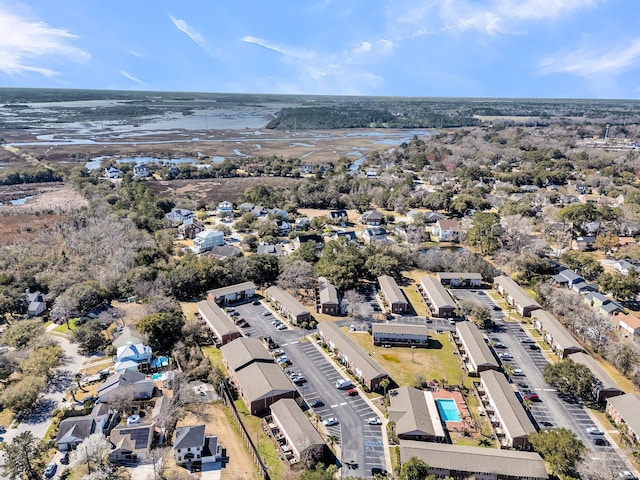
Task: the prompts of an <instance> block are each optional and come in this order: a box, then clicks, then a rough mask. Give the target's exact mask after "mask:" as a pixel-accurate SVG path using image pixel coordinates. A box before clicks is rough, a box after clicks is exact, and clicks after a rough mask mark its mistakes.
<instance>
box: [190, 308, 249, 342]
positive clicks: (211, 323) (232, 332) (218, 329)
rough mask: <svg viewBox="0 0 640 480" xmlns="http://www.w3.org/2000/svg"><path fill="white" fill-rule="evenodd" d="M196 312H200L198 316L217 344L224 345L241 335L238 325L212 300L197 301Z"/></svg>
mask: <svg viewBox="0 0 640 480" xmlns="http://www.w3.org/2000/svg"><path fill="white" fill-rule="evenodd" d="M209 298H211V297H209ZM214 298H215V297H214ZM198 313H199V314H200V318H202V320H203V321H204V322H205V323H206V324H207V326H208V327H209V329H210V330H211V333H212V334H213V336H214V337H215V339H216V344H217V345H226V344H227V343H229V342H231V341H233V340H235V339H236V338H239V337H241V336H242V332H241V331H240V329H239V328H238V326H237V325H236V324H235V323H234V322H233V321H232V320H231V319H230V318H229V316H228V315H227V314H226V312H225V311H224V310H222V309H221V308H220V307H219V306H218V305H216V304H215V303H214V302H211V301H202V302H199V303H198Z"/></svg>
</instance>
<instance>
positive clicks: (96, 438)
mask: <svg viewBox="0 0 640 480" xmlns="http://www.w3.org/2000/svg"><path fill="white" fill-rule="evenodd" d="M110 449H111V443H110V442H109V440H107V438H106V437H105V436H104V435H103V434H102V433H93V434H91V435H89V436H88V437H87V438H86V439H85V440H84V441H83V442H82V443H81V444H80V445H78V447H77V448H76V449H75V450H74V451H73V452H71V456H70V458H69V464H70V465H71V466H72V467H78V466H80V465H87V466H88V469H89V472H91V469H92V467H94V468H95V470H96V471H101V472H105V471H107V470H108V468H109V450H110Z"/></svg>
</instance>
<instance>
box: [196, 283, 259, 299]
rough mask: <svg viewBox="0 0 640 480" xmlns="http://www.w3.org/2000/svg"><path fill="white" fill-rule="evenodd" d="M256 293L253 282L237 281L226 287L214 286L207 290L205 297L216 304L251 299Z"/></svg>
mask: <svg viewBox="0 0 640 480" xmlns="http://www.w3.org/2000/svg"><path fill="white" fill-rule="evenodd" d="M255 294H256V285H255V283H253V282H243V283H237V284H235V285H229V286H227V287H222V288H216V289H215V290H209V291H208V292H207V298H208V299H209V300H210V301H212V302H216V303H217V304H218V305H225V304H227V303H236V302H242V301H245V300H248V299H252V298H253V297H254V296H255Z"/></svg>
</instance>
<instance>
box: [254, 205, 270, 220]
mask: <svg viewBox="0 0 640 480" xmlns="http://www.w3.org/2000/svg"><path fill="white" fill-rule="evenodd" d="M266 214H267V209H266V208H265V207H263V206H262V205H254V207H253V208H252V209H251V215H253V216H254V217H258V218H260V217H262V216H264V215H266Z"/></svg>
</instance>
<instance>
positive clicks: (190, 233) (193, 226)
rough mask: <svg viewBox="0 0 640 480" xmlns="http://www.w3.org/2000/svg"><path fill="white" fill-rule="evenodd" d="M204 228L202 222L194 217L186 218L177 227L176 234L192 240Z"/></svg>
mask: <svg viewBox="0 0 640 480" xmlns="http://www.w3.org/2000/svg"><path fill="white" fill-rule="evenodd" d="M205 229H206V227H205V225H204V223H202V222H201V221H200V220H198V219H197V218H195V217H190V218H187V219H186V220H185V221H184V222H182V225H180V226H179V227H178V234H179V235H180V236H181V237H182V238H188V239H191V240H193V239H194V238H196V235H197V234H198V233H200V232H204V231H205Z"/></svg>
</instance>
